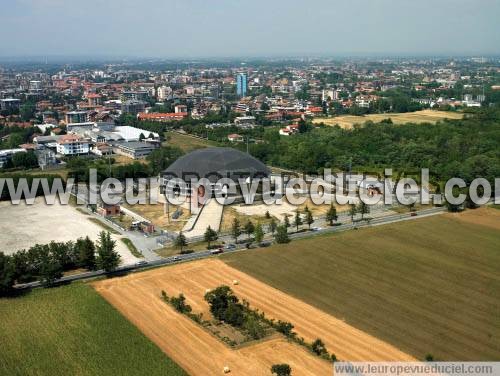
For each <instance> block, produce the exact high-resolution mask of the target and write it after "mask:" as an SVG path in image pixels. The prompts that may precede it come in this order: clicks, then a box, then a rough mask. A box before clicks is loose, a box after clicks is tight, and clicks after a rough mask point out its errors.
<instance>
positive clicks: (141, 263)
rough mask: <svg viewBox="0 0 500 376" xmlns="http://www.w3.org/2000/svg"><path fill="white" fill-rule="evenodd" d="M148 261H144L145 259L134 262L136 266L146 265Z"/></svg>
mask: <svg viewBox="0 0 500 376" xmlns="http://www.w3.org/2000/svg"><path fill="white" fill-rule="evenodd" d="M147 263H148V262H147V261H145V260H141V261H139V262H137V263H136V265H137V266H141V265H146V264H147Z"/></svg>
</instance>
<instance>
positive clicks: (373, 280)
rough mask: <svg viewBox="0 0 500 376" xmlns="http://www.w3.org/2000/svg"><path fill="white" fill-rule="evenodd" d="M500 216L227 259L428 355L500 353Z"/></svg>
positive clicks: (431, 221)
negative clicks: (499, 266)
mask: <svg viewBox="0 0 500 376" xmlns="http://www.w3.org/2000/svg"><path fill="white" fill-rule="evenodd" d="M497 213H498V211H497V210H495V209H490V208H482V209H478V210H476V211H468V212H465V213H462V214H456V215H452V214H446V215H442V216H437V217H432V218H422V219H418V220H415V221H411V222H405V223H397V224H391V225H386V226H382V227H377V228H370V229H363V230H358V231H351V232H346V233H341V234H337V235H334V236H324V237H315V238H313V239H305V240H300V241H295V242H292V243H290V244H287V245H280V246H274V247H271V248H267V249H263V250H259V251H255V250H253V251H247V252H245V253H244V254H238V255H227V256H223V260H224V261H226V262H227V263H228V264H229V265H231V266H233V267H236V268H238V269H240V270H241V271H243V272H245V273H248V274H250V275H252V276H254V277H256V278H257V279H259V280H260V281H262V282H265V283H267V284H269V285H271V286H273V287H275V288H278V289H280V290H281V291H284V292H286V293H288V294H290V295H291V296H294V297H296V298H298V299H301V300H303V301H304V302H306V303H309V304H311V305H313V306H315V307H318V308H320V309H321V310H323V311H325V312H327V313H329V314H331V315H332V316H334V317H336V318H339V319H341V320H345V322H346V323H348V324H350V325H352V326H354V327H356V328H358V329H360V330H363V331H365V332H367V333H369V334H371V335H373V336H375V337H377V338H380V339H382V340H384V341H386V342H388V343H390V344H392V345H394V346H396V347H398V348H400V349H401V350H403V351H405V352H407V353H409V354H411V355H413V356H415V357H416V358H418V359H423V358H424V357H425V355H426V354H428V353H430V354H432V355H433V356H434V357H435V358H436V359H439V360H500V326H499V325H498V319H499V312H500V298H499V296H500V276H499V274H498V265H500V252H499V248H498V244H500V231H499V230H498V223H499V217H498V215H499V214H497ZM478 218H480V220H478ZM474 222H477V223H474ZM495 226H497V227H496V228H495Z"/></svg>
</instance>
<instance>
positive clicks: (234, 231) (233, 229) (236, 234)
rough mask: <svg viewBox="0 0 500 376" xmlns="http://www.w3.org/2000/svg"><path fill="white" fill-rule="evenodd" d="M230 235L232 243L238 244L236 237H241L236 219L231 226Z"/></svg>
mask: <svg viewBox="0 0 500 376" xmlns="http://www.w3.org/2000/svg"><path fill="white" fill-rule="evenodd" d="M231 235H232V236H233V238H234V242H235V243H238V237H239V236H240V235H241V227H240V221H239V220H238V218H234V219H233V224H232V225H231Z"/></svg>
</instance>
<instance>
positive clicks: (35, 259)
mask: <svg viewBox="0 0 500 376" xmlns="http://www.w3.org/2000/svg"><path fill="white" fill-rule="evenodd" d="M115 248H116V241H115V240H113V239H112V238H111V234H110V233H109V232H105V231H102V232H100V233H99V237H98V240H97V241H96V242H93V241H92V240H91V239H90V238H89V237H88V236H87V237H85V238H79V239H77V240H76V241H74V242H73V241H68V242H54V241H53V242H51V243H49V244H43V245H42V244H36V245H34V246H33V247H30V248H29V249H27V250H21V251H17V252H15V253H13V254H11V255H6V254H4V253H3V252H0V296H7V295H10V294H12V293H13V292H14V285H15V284H16V283H28V282H33V281H40V282H41V283H42V285H43V286H51V285H53V284H54V282H55V281H56V280H57V279H59V278H61V277H62V276H63V274H64V272H67V271H71V270H75V269H80V268H82V269H87V270H97V269H102V270H105V271H107V272H109V271H112V270H114V269H115V268H116V267H117V266H118V265H119V263H120V255H119V254H118V253H117V252H116V251H115Z"/></svg>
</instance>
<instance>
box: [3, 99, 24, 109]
mask: <svg viewBox="0 0 500 376" xmlns="http://www.w3.org/2000/svg"><path fill="white" fill-rule="evenodd" d="M20 106H21V100H20V99H15V98H5V99H0V110H1V111H13V110H19V107H20Z"/></svg>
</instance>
